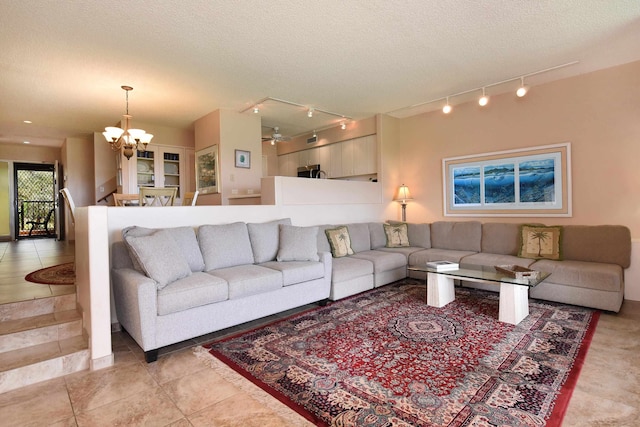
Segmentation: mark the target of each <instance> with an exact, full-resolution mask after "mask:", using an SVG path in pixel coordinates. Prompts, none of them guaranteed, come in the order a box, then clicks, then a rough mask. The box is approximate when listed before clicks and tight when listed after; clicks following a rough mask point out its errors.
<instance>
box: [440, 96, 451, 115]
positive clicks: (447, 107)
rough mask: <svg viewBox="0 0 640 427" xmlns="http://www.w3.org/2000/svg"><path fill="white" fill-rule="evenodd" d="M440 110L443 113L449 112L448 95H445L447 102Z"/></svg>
mask: <svg viewBox="0 0 640 427" xmlns="http://www.w3.org/2000/svg"><path fill="white" fill-rule="evenodd" d="M442 112H443V113H445V114H449V113H450V112H451V105H449V97H448V96H447V103H446V104H445V106H444V107H442Z"/></svg>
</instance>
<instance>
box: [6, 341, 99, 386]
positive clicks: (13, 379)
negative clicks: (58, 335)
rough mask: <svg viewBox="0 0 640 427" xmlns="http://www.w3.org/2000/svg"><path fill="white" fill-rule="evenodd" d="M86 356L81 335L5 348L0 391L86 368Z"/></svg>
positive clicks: (85, 344) (88, 357)
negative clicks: (8, 349) (13, 348)
mask: <svg viewBox="0 0 640 427" xmlns="http://www.w3.org/2000/svg"><path fill="white" fill-rule="evenodd" d="M89 359H90V354H89V344H88V342H87V339H86V338H85V337H83V336H81V335H80V336H74V337H71V338H66V339H61V340H59V341H54V342H47V343H44V344H38V345H34V346H31V347H27V348H21V349H18V350H12V351H7V352H5V353H2V354H0V393H5V392H7V391H10V390H15V389H17V388H20V387H24V386H27V385H31V384H35V383H38V382H41V381H47V380H50V379H53V378H58V377H61V376H64V375H68V374H71V373H73V372H78V371H83V370H86V369H89Z"/></svg>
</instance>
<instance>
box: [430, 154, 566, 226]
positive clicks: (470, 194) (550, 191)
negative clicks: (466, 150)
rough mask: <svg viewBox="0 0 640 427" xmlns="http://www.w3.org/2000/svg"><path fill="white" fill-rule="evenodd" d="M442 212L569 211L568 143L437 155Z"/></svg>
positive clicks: (529, 214) (516, 213) (555, 213)
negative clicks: (480, 152)
mask: <svg viewBox="0 0 640 427" xmlns="http://www.w3.org/2000/svg"><path fill="white" fill-rule="evenodd" d="M442 175H443V183H444V186H443V192H444V194H443V202H444V203H443V204H444V215H445V216H527V217H536V216H539V217H547V216H557V217H570V216H571V215H572V213H571V144H570V143H568V142H567V143H563V144H555V145H545V146H540V147H531V148H522V149H517V150H508V151H499V152H493V153H485V154H474V155H469V156H461V157H450V158H446V159H443V160H442Z"/></svg>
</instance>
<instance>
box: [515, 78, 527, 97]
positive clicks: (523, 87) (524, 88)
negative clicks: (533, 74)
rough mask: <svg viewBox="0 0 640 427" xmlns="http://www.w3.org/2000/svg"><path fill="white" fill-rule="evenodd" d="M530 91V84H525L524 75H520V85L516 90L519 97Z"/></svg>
mask: <svg viewBox="0 0 640 427" xmlns="http://www.w3.org/2000/svg"><path fill="white" fill-rule="evenodd" d="M528 91H529V86H527V85H525V84H524V77H520V87H519V88H518V90H517V91H516V95H517V96H518V98H522V97H523V96H525V95H526V94H527V92H528Z"/></svg>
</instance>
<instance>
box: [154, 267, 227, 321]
mask: <svg viewBox="0 0 640 427" xmlns="http://www.w3.org/2000/svg"><path fill="white" fill-rule="evenodd" d="M227 298H229V288H228V286H227V282H226V281H224V280H222V279H221V278H219V277H215V276H212V275H210V274H207V273H200V272H198V273H193V274H192V275H191V276H189V277H185V278H183V279H180V280H176V281H175V282H173V283H169V284H168V285H167V286H165V287H164V288H163V289H161V290H159V291H158V315H159V316H164V315H165V314H171V313H176V312H179V311H184V310H189V309H190V308H194V307H199V306H201V305H207V304H213V303H216V302H220V301H225V300H226V299H227Z"/></svg>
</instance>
